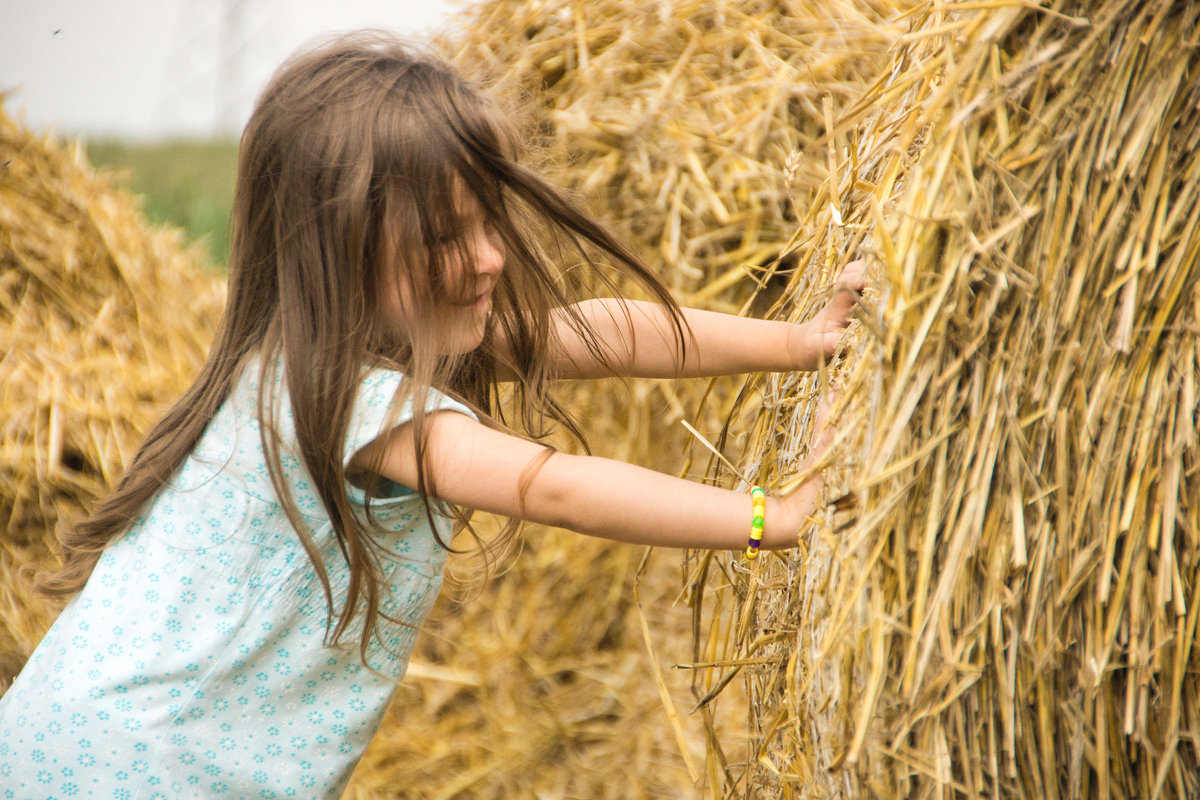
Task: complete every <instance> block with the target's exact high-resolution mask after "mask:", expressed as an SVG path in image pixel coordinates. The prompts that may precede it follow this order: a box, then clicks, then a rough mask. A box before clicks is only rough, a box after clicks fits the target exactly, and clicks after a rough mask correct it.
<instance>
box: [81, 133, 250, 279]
mask: <svg viewBox="0 0 1200 800" xmlns="http://www.w3.org/2000/svg"><path fill="white" fill-rule="evenodd" d="M87 154H88V159H89V160H90V161H91V162H92V164H94V165H95V166H97V167H101V168H104V169H105V170H109V171H114V172H115V173H116V177H117V181H118V183H119V184H120V185H122V186H123V187H124V188H126V189H128V190H129V191H131V192H133V193H134V194H136V195H141V197H142V198H143V199H142V202H143V208H144V209H145V212H146V216H147V217H148V218H149V219H150V221H151V222H154V223H158V224H164V223H165V224H170V225H174V226H176V227H178V228H182V229H183V231H184V233H185V234H186V235H187V237H188V238H189V239H191V240H192V241H197V242H203V243H204V244H205V245H206V246H207V248H208V252H209V254H210V255H211V256H212V260H213V263H215V264H224V263H226V258H227V256H228V253H229V210H230V208H231V207H232V205H233V185H234V176H235V173H236V170H237V142H234V141H207V140H195V141H193V140H181V141H171V142H162V143H153V144H142V143H130V142H124V141H121V140H111V139H109V140H96V141H92V142H89V143H88V145H87Z"/></svg>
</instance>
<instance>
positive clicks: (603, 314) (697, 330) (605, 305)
mask: <svg viewBox="0 0 1200 800" xmlns="http://www.w3.org/2000/svg"><path fill="white" fill-rule="evenodd" d="M865 278H866V276H865V267H864V265H863V263H862V262H860V261H855V262H853V263H851V264H848V265H847V266H846V268H845V270H844V271H843V272H842V274H841V276H840V277H839V278H838V283H837V287H836V291H835V293H834V295H833V297H832V298H831V299H830V300H829V302H828V303H826V305H825V307H824V308H822V309H821V311H820V312H819V313H818V314H817V315H816V316H815V317H813V318H812V319H810V320H808V321H807V322H803V323H799V324H796V323H791V322H782V321H774V320H762V319H752V318H747V317H739V316H735V315H732V314H720V313H716V312H712V311H700V310H697V309H691V308H685V309H682V312H683V321H684V323H685V328H684V337H685V344H686V347H685V357H684V358H682V359H681V358H680V353H679V347H678V342H677V340H676V336H675V328H674V326H673V324H672V322H671V317H670V314H669V313H668V312H667V310H666V309H665V308H664V307H663V306H661V305H659V304H658V303H648V302H639V301H632V300H619V299H598V300H587V301H584V302H582V303H579V304H577V305H576V306H575V311H576V313H578V314H579V315H580V316H582V317H583V319H584V320H585V321H586V323H587V325H588V327H590V328H591V329H592V330H593V331H595V332H596V334H597V340H598V342H599V343H600V345H601V346H602V347H603V348H604V349H605V350H606V351H607V355H608V361H609V365H605V364H604V363H603V362H602V361H601V360H600V359H599V358H597V357H596V354H595V353H593V352H591V351H590V350H589V349H588V347H587V346H586V344H585V340H584V338H583V337H582V335H581V334H580V333H579V332H578V331H577V330H575V328H574V327H573V326H572V324H571V321H570V315H569V314H567V313H566V312H560V313H559V314H558V315H557V318H556V320H555V347H554V351H553V352H552V354H551V364H550V367H551V371H552V373H553V374H554V375H555V376H556V377H559V378H601V377H609V376H612V375H614V374H615V375H618V376H627V377H634V378H697V377H714V376H718V375H737V374H742V373H746V372H785V371H792V370H812V369H816V368H817V367H818V366H820V364H821V362H822V360H828V359H829V358H832V356H833V354H834V352H835V351H836V349H837V344H838V340H839V339H840V338H841V336H842V333H843V332H844V331H845V329H846V326H847V325H848V324H849V319H850V312H851V310H852V309H853V307H854V302H855V300H856V299H857V297H858V293H859V292H860V291H862V289H863V286H864V285H865Z"/></svg>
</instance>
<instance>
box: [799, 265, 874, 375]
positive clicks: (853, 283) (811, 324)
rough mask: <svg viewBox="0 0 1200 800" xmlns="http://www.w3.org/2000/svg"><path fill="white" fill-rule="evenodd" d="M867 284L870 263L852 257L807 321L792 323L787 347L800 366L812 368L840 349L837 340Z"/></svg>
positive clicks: (803, 368) (818, 365)
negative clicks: (822, 305) (831, 292)
mask: <svg viewBox="0 0 1200 800" xmlns="http://www.w3.org/2000/svg"><path fill="white" fill-rule="evenodd" d="M866 285H867V265H866V263H865V262H863V261H851V262H850V263H849V264H847V265H846V268H845V269H843V270H842V274H841V275H840V276H838V280H837V285H836V286H835V288H834V295H833V297H831V298H830V299H829V302H828V303H826V304H825V307H824V308H822V309H821V311H820V312H819V313H818V314H817V315H816V316H815V317H813V318H812V319H810V320H809V321H808V322H804V323H801V324H798V325H794V326H792V331H791V334H790V335H789V337H788V351H789V354H790V356H791V359H792V363H793V364H795V365H796V366H795V368H796V369H798V370H813V369H817V368H818V367H820V365H821V364H822V363H823V362H828V361H829V360H830V359H832V358H833V356H834V354H835V353H836V352H837V346H838V342H839V341H841V338H842V334H843V333H845V331H846V328H847V327H848V326H849V325H850V312H851V310H853V308H854V304H855V302H856V301H857V300H858V295H859V293H860V292H862V290H863V288H864V287H866Z"/></svg>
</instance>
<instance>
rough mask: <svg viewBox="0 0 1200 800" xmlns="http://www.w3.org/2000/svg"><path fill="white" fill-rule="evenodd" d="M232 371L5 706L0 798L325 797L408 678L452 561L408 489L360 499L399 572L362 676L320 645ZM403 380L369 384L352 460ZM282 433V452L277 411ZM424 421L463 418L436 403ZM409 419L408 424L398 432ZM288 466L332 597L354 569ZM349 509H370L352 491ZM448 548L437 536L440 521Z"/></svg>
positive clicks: (287, 430)
mask: <svg viewBox="0 0 1200 800" xmlns="http://www.w3.org/2000/svg"><path fill="white" fill-rule="evenodd" d="M258 373H259V370H258V368H257V367H256V366H255V367H251V368H248V369H246V370H244V371H243V376H242V379H241V380H240V381H239V383H238V385H237V387H236V389H235V390H234V392H233V394H232V396H231V398H230V399H229V401H228V402H227V403H226V404H225V405H224V407H223V408H222V409H221V411H220V412H219V413H218V414H217V416H216V417H215V418H214V419H213V421H212V423H211V424H210V425H209V427H208V429H207V431H206V432H205V434H204V436H203V438H202V439H201V441H200V443H199V445H198V446H197V448H196V450H195V452H194V453H193V455H192V456H191V457H189V458H188V459H187V460H186V462H185V463H184V464H183V465H182V466H181V467H180V468H179V470H178V471H177V472H176V474H175V475H174V476H173V477H172V479H171V481H170V484H169V485H168V486H167V487H166V488H165V489H164V490H163V491H161V492H160V493H159V495H158V496H157V497H156V499H155V500H154V501H153V502H152V503H151V504H150V505H149V506H148V507H147V508H146V509H145V511H144V513H143V514H142V516H140V517H139V518H138V519H137V521H136V523H135V524H134V526H133V527H132V528H131V530H130V531H129V532H128V533H127V534H126V535H124V536H122V537H120V538H119V539H117V540H116V541H115V542H114V543H113V544H112V545H111V546H110V547H109V548H108V549H107V550H106V551H105V552H104V554H103V555H102V556H101V558H100V561H99V563H98V564H97V565H96V569H95V572H94V573H93V574H92V577H91V579H90V580H89V581H88V583H87V586H86V587H84V589H83V590H82V591H81V592H80V593H79V594H78V595H77V596H76V597H75V598H73V600H72V601H71V603H70V604H69V605H68V606H67V608H66V610H65V611H64V612H63V613H62V615H61V616H60V617H59V619H58V620H57V621H56V622H55V624H54V626H53V627H52V628H51V629H50V631H49V633H47V634H46V636H45V638H44V639H43V640H42V642H41V644H40V645H39V646H38V648H37V650H36V651H35V652H34V654H33V656H32V657H31V658H30V659H29V663H28V664H27V665H26V667H25V669H24V670H23V671H22V672H21V674H20V675H19V676H18V677H17V679H16V681H15V682H14V683H13V685H12V687H11V688H10V689H9V691H8V692H7V693H6V694H5V696H4V697H3V698H2V699H0V798H19V799H20V800H31V799H33V798H36V800H49V798H64V799H65V798H84V797H87V798H104V799H105V800H134V799H135V798H136V799H137V800H143V799H149V798H154V799H155V800H167V799H169V800H175V798H185V797H197V798H214V797H219V798H275V797H300V798H336V797H338V796H339V795H340V794H341V791H342V789H343V788H344V786H345V784H346V782H347V780H348V779H349V777H350V772H351V771H352V769H353V768H354V764H355V763H356V762H357V760H358V758H359V756H360V755H361V753H362V751H363V748H364V747H365V746H366V744H367V742H368V741H369V740H370V738H371V736H372V734H373V733H374V732H375V729H376V728H377V727H378V725H379V721H380V719H381V718H382V716H383V713H384V710H385V708H386V706H387V702H388V699H389V697H390V696H391V694H392V691H393V689H394V688H395V683H394V682H393V681H398V680H399V679H400V678H401V677H402V676H403V674H404V670H405V667H406V666H407V663H408V656H409V653H410V652H411V650H412V646H413V642H414V639H415V637H416V633H417V630H416V629H417V627H418V626H419V625H420V624H421V623H422V622H423V620H424V619H425V617H426V615H427V614H428V613H429V611H430V609H431V607H432V606H433V603H434V600H435V599H436V597H437V594H438V591H439V588H440V586H441V580H442V566H443V563H444V560H445V551H444V550H442V549H441V547H439V546H438V544H437V542H436V541H435V540H434V537H433V534H432V531H431V530H430V526H429V522H428V520H427V517H426V515H425V509H424V505H423V504H422V503H421V501H420V499H419V498H418V497H417V496H416V495H415V494H414V493H412V492H411V491H408V490H405V489H403V487H395V488H396V491H395V492H394V494H395V495H396V496H395V497H391V498H388V499H385V500H375V501H373V502H372V504H371V508H372V513H373V516H374V519H375V520H376V522H378V523H379V524H381V525H382V526H384V527H385V528H387V529H389V530H391V531H393V532H394V533H393V534H392V535H388V536H384V535H379V537H378V538H379V540H380V542H381V544H382V545H383V546H384V547H385V548H386V549H387V550H388V551H390V553H391V555H392V557H391V558H389V559H387V561H386V563H385V571H386V576H387V583H388V586H387V587H386V589H387V590H386V592H385V595H384V597H383V598H382V601H381V610H382V611H383V612H384V614H386V615H387V617H390V618H392V619H397V620H400V621H401V622H400V623H399V624H393V623H388V622H387V621H386V620H384V619H382V618H381V620H380V622H379V628H378V633H377V638H379V639H381V640H382V641H377V642H373V643H372V645H371V647H370V648H369V650H368V663H369V664H370V666H371V667H372V668H373V669H374V670H377V671H378V672H380V673H382V674H381V675H377V674H374V673H373V672H372V671H371V670H369V669H367V668H365V667H364V666H363V664H362V662H361V659H360V656H359V652H358V647H357V637H356V636H355V635H354V634H353V633H351V635H349V636H347V637H345V641H346V642H348V643H349V645H348V646H346V647H342V648H337V649H334V648H330V647H327V646H326V645H325V644H324V637H325V633H326V619H327V606H326V599H325V593H324V591H323V589H322V587H321V583H320V581H319V580H318V578H317V574H316V571H315V570H314V569H313V567H312V565H311V563H310V562H309V559H308V557H307V556H306V554H305V552H304V550H303V548H302V547H301V545H300V543H299V541H298V539H297V537H296V534H295V533H294V531H293V529H292V527H291V525H290V524H289V522H288V520H287V517H286V516H285V515H284V513H283V511H282V510H281V508H280V505H279V503H278V501H277V498H276V494H275V492H274V490H273V488H272V486H271V481H270V479H269V477H268V475H267V470H266V464H265V461H264V457H263V453H262V447H261V444H260V438H259V425H258V422H257V420H256V419H255V415H254V409H255V403H256V395H257V390H258V387H257V381H258ZM401 381H402V376H401V375H400V374H398V373H395V372H388V371H383V370H375V371H372V372H370V373H369V374H368V375H367V376H366V377H365V379H364V381H363V383H362V386H361V389H360V392H359V395H358V398H357V401H356V404H355V408H354V412H353V417H352V420H351V426H350V432H349V435H348V437H347V441H346V448H345V453H344V455H345V457H346V458H349V456H350V455H351V454H353V453H354V452H355V451H356V450H358V449H359V448H361V447H362V446H364V445H365V444H367V443H368V442H370V441H371V440H372V439H374V438H375V437H376V436H378V435H379V434H380V433H381V432H382V429H383V426H384V425H385V424H387V422H388V409H389V404H390V402H391V399H392V397H393V395H394V394H395V392H396V390H397V387H398V386H399V385H400V382H401ZM281 406H282V408H283V413H282V414H281V415H280V417H281V419H280V425H279V427H280V428H281V430H280V434H281V437H282V440H283V442H284V443H285V446H286V445H287V444H288V443H289V442H292V441H293V437H294V432H293V428H292V425H291V413H290V405H289V404H288V401H287V397H286V393H284V394H283V396H282V399H281ZM427 408H428V409H430V410H433V409H438V408H442V409H453V410H456V411H459V412H462V413H466V414H470V413H471V412H470V410H469V409H467V408H466V407H465V406H462V405H460V404H458V403H456V402H454V401H453V400H451V399H449V398H447V397H446V396H444V395H441V394H438V393H435V392H431V394H430V397H429V401H428V403H427ZM408 417H409V413H408V410H407V409H406V410H405V412H404V413H402V414H401V415H400V417H399V419H398V420H397V421H396V422H397V423H398V422H402V421H404V420H406V419H407V418H408ZM283 453H284V455H283V467H284V472H285V474H286V476H287V479H288V481H289V484H290V485H291V487H292V491H293V494H294V497H295V499H296V502H297V505H298V507H299V508H300V510H301V512H302V513H303V514H304V515H305V517H306V521H307V522H308V523H309V526H310V529H311V530H312V531H313V535H314V540H315V542H316V545H317V547H318V548H319V550H320V552H321V554H322V557H323V559H324V563H325V565H326V569H327V570H328V572H329V578H330V583H331V585H332V587H333V591H334V597H335V598H337V597H338V596H339V592H344V589H345V586H346V585H347V581H348V577H349V575H348V570H347V567H346V565H345V562H344V560H343V559H342V558H341V555H340V553H339V551H338V547H337V543H336V541H335V539H334V537H333V535H332V530H331V526H330V523H329V520H328V518H327V517H326V515H325V512H324V508H323V506H322V505H321V503H320V501H319V500H318V498H317V495H316V494H315V493H314V492H313V489H312V486H311V479H310V477H309V476H308V474H307V472H306V471H305V470H304V468H303V467H302V466H301V463H300V461H299V459H298V458H296V456H295V453H294V452H291V448H287V449H285V450H284V451H283ZM347 491H348V494H349V495H350V498H351V500H352V502H353V503H354V504H355V508H356V509H357V510H358V511H360V512H361V510H362V503H363V495H362V493H361V492H360V491H358V490H357V489H355V488H354V487H347ZM438 524H439V528H440V529H442V530H441V533H442V535H443V540H445V539H444V537H445V536H446V535H447V530H446V528H448V523H447V522H446V520H444V519H442V518H438Z"/></svg>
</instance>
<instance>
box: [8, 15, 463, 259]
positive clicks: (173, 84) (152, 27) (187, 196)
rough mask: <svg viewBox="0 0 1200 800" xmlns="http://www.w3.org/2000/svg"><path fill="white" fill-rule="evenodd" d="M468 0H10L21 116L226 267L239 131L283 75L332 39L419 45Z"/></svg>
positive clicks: (13, 81)
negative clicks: (304, 51)
mask: <svg viewBox="0 0 1200 800" xmlns="http://www.w3.org/2000/svg"><path fill="white" fill-rule="evenodd" d="M468 4H469V2H468V0H339V2H337V3H332V2H325V1H324V0H286V1H285V0H154V2H151V1H150V0H106V2H103V3H99V2H95V1H94V0H0V9H2V10H3V13H2V14H0V16H2V18H3V19H4V24H3V25H0V93H3V94H5V95H7V102H6V103H5V105H6V107H7V108H8V110H9V112H10V113H13V114H15V115H16V116H17V117H18V118H19V119H23V120H24V121H25V122H26V123H27V124H28V125H30V126H31V127H33V128H35V129H39V130H43V131H47V132H49V131H53V132H55V133H57V134H58V135H60V136H62V137H64V138H69V139H77V140H79V141H80V142H81V143H82V144H83V145H84V150H85V152H86V153H87V157H88V159H89V160H90V161H91V162H92V163H94V164H96V165H97V166H100V167H105V168H108V169H112V170H116V171H117V172H118V178H119V181H120V182H121V183H122V184H124V185H125V186H126V187H127V188H129V189H130V190H131V191H133V192H134V193H135V194H138V195H141V196H142V197H143V201H142V202H143V203H144V206H145V211H146V214H147V216H149V217H150V219H151V220H152V221H154V222H159V223H161V222H169V223H172V224H174V225H177V226H179V227H181V228H183V229H184V231H185V232H186V234H187V235H188V237H189V238H191V239H194V240H198V241H201V242H203V244H204V245H205V246H206V247H207V249H208V251H209V254H210V256H211V257H212V260H213V261H214V262H216V263H220V264H223V263H225V256H226V252H227V248H228V232H227V217H228V209H229V204H230V200H231V198H232V193H233V177H234V174H233V173H234V164H235V159H236V153H237V147H236V140H237V135H238V133H239V132H240V131H241V129H242V127H243V126H244V124H245V122H246V119H247V117H248V116H249V113H250V109H251V106H252V105H253V102H254V98H255V96H256V94H257V93H258V91H259V89H260V88H261V87H262V85H263V84H264V82H265V81H266V80H267V78H268V77H269V76H270V74H271V71H272V70H273V69H274V68H275V67H276V66H278V65H279V63H280V62H281V61H282V60H283V59H284V58H286V57H287V55H288V54H290V53H291V52H293V51H294V50H295V49H296V48H297V47H299V46H300V45H302V44H304V43H305V42H307V41H309V40H311V39H313V38H314V37H317V36H320V35H322V34H324V33H327V32H331V31H337V30H348V29H352V28H361V27H382V28H387V29H389V30H392V31H396V32H398V33H401V34H403V35H406V36H413V37H414V38H421V37H424V36H426V35H427V34H428V33H430V32H431V31H433V30H434V29H437V28H440V27H443V26H446V25H447V24H448V23H449V21H450V18H451V17H452V16H453V14H454V12H455V11H458V10H460V9H462V8H463V7H464V6H466V5H468Z"/></svg>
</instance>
